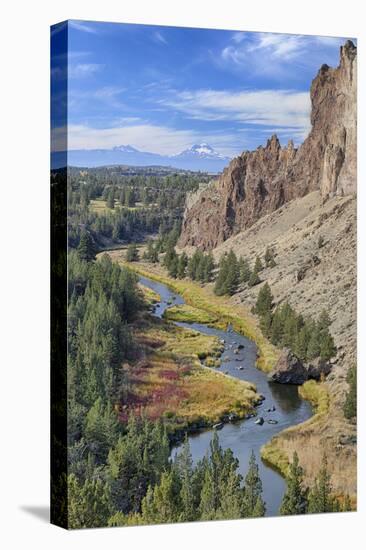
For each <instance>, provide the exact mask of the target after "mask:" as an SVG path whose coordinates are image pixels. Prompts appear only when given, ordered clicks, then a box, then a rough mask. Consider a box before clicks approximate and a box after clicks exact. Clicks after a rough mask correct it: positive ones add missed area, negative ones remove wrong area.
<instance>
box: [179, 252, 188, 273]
mask: <svg viewBox="0 0 366 550" xmlns="http://www.w3.org/2000/svg"><path fill="white" fill-rule="evenodd" d="M187 265H188V256H187V254H186V253H185V252H183V253H182V254H181V255H180V256H179V262H178V270H177V277H178V279H184V277H185V276H186V270H187Z"/></svg>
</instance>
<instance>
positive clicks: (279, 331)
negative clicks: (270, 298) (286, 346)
mask: <svg viewBox="0 0 366 550" xmlns="http://www.w3.org/2000/svg"><path fill="white" fill-rule="evenodd" d="M282 338H283V322H282V315H281V310H280V308H277V309H276V311H275V312H274V314H273V318H272V325H271V342H272V344H273V345H275V346H277V345H278V344H279V343H280V342H281V341H282Z"/></svg>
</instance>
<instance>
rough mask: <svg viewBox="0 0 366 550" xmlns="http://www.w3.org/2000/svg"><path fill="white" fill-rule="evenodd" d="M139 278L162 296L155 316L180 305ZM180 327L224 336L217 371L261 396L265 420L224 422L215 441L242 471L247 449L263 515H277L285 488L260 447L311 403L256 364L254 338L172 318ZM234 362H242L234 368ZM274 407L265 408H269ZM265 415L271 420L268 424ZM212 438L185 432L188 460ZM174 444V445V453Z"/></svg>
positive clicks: (300, 418)
mask: <svg viewBox="0 0 366 550" xmlns="http://www.w3.org/2000/svg"><path fill="white" fill-rule="evenodd" d="M140 282H141V283H142V284H143V285H145V286H147V287H149V288H151V289H152V290H154V291H155V292H157V293H158V294H159V295H160V297H161V301H160V302H159V303H158V304H157V307H156V310H155V312H154V315H156V316H157V317H162V315H163V313H164V311H165V310H166V309H167V308H168V307H170V305H171V304H172V303H174V304H176V305H179V304H184V300H183V298H182V296H180V295H179V294H175V293H174V292H173V291H171V290H170V289H169V288H168V287H167V286H166V285H164V284H162V283H158V282H155V281H153V280H151V279H148V278H146V277H140ZM176 324H177V325H179V326H182V327H189V328H192V329H194V330H197V331H199V332H201V333H203V334H208V335H214V336H218V338H220V340H225V351H224V352H223V353H222V355H221V365H220V367H219V369H218V370H221V371H222V372H227V374H229V375H230V376H233V377H235V378H239V379H242V380H247V381H248V382H253V383H254V384H255V385H256V387H257V392H258V393H260V394H262V395H263V396H264V397H265V400H264V401H263V403H262V404H261V405H260V406H259V407H257V413H258V417H259V416H261V417H263V419H264V423H263V424H262V425H261V426H260V425H258V424H255V420H256V419H255V418H250V419H248V420H242V421H239V422H235V423H228V424H225V425H224V426H223V428H222V429H221V430H220V431H218V435H219V440H220V444H221V446H222V447H223V448H231V449H232V451H233V453H234V455H235V456H236V457H238V458H239V461H240V466H239V469H240V472H241V474H242V475H243V476H245V474H246V471H247V467H248V461H249V457H250V454H251V452H252V450H253V451H254V453H255V455H256V457H257V461H258V464H259V471H260V476H261V479H262V482H263V498H264V500H265V502H266V506H267V512H266V515H267V516H275V515H278V510H279V506H280V504H281V501H282V497H283V494H284V492H285V489H286V481H285V479H284V478H283V477H282V476H281V475H280V474H279V473H278V472H277V471H276V470H273V469H272V468H270V467H269V466H267V465H266V464H265V463H264V462H263V461H262V460H261V458H260V448H261V447H262V445H264V444H265V443H267V442H268V441H269V440H270V439H271V438H272V437H273V436H274V435H275V434H277V433H278V432H281V431H282V430H284V429H285V428H288V427H289V426H294V425H295V424H299V423H301V422H304V421H305V420H307V419H308V418H310V416H311V415H312V408H311V405H310V404H309V402H308V401H304V400H303V399H301V397H300V396H299V394H298V391H297V387H296V386H287V385H281V384H274V383H270V382H268V380H267V375H266V374H265V373H264V372H262V371H260V370H259V369H257V368H256V367H255V363H256V354H257V348H256V345H255V343H254V342H252V341H251V340H248V338H245V336H242V335H241V334H238V333H237V332H235V331H233V330H232V329H230V328H229V329H228V330H227V331H223V330H218V329H215V328H210V327H208V326H207V325H204V324H198V323H192V324H188V323H176ZM238 345H239V346H240V345H242V346H244V347H243V348H242V349H240V351H239V353H234V350H236V349H237V348H238ZM239 367H243V368H242V370H239ZM273 408H274V409H275V410H271V412H269V411H268V409H273ZM268 420H270V421H271V422H272V421H275V422H276V423H268ZM211 437H212V430H205V431H202V432H200V433H198V434H194V435H191V436H190V437H189V443H190V447H191V452H192V458H193V461H197V460H199V459H200V458H202V457H203V456H204V455H205V454H206V452H207V450H208V448H209V444H210V441H211ZM178 449H179V447H177V448H175V449H173V451H172V452H173V455H174V454H175V453H176V452H177V450H178Z"/></svg>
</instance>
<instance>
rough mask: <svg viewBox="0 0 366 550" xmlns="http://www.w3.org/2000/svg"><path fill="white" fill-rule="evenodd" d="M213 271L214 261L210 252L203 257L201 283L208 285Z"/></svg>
mask: <svg viewBox="0 0 366 550" xmlns="http://www.w3.org/2000/svg"><path fill="white" fill-rule="evenodd" d="M214 269H215V261H214V258H213V255H212V253H211V252H210V253H209V254H207V255H206V256H205V259H204V269H203V282H205V283H210V282H211V281H212V277H213V271H214Z"/></svg>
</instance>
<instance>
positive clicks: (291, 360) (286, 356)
mask: <svg viewBox="0 0 366 550" xmlns="http://www.w3.org/2000/svg"><path fill="white" fill-rule="evenodd" d="M268 377H269V380H271V381H272V382H278V383H279V384H297V385H300V384H303V383H304V382H306V380H308V372H307V369H306V368H305V366H304V365H303V363H302V362H301V361H300V360H299V359H298V358H297V357H296V355H294V354H293V353H292V351H291V350H289V349H287V348H285V349H283V350H282V353H281V355H280V358H279V360H278V361H277V364H276V366H275V368H274V369H273V371H272V372H270V373H269V375H268Z"/></svg>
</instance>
